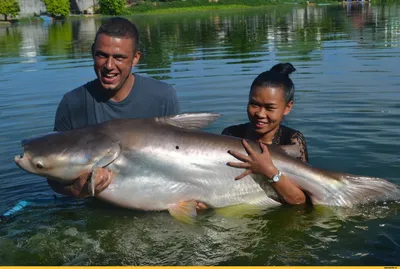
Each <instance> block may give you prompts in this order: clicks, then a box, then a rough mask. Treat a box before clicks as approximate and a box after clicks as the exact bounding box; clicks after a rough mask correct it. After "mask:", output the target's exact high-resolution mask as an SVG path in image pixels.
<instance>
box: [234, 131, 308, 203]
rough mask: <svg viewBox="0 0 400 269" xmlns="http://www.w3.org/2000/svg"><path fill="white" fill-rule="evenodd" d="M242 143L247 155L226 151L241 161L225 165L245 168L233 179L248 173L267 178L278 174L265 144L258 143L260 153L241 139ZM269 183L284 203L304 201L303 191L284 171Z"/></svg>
mask: <svg viewBox="0 0 400 269" xmlns="http://www.w3.org/2000/svg"><path fill="white" fill-rule="evenodd" d="M242 144H243V147H244V148H245V150H246V152H247V154H248V155H247V156H246V155H243V154H241V153H239V152H235V151H228V153H229V154H231V155H232V156H234V157H235V158H237V159H238V160H240V161H242V162H240V163H238V162H228V163H227V165H229V166H231V167H235V168H244V169H246V171H244V172H243V173H242V174H241V175H239V176H238V177H236V178H235V180H239V179H241V178H243V177H245V176H247V175H249V174H261V175H264V176H265V177H267V178H269V179H271V178H272V177H273V176H275V175H276V174H278V169H277V168H276V167H275V165H274V164H273V163H272V160H271V156H270V154H269V151H268V148H267V146H266V145H265V144H263V143H260V146H261V150H262V152H261V153H256V152H255V151H254V150H253V149H252V148H251V147H250V145H249V144H248V143H247V142H246V140H244V139H243V140H242ZM270 184H271V186H272V187H273V188H274V189H275V191H276V192H277V193H278V194H279V195H280V196H281V198H282V199H283V200H284V201H285V202H286V203H288V204H292V205H298V204H304V203H306V196H305V194H304V192H303V191H302V190H301V189H300V188H299V187H298V186H297V185H296V184H295V183H294V182H293V181H292V180H290V178H289V176H288V175H286V174H285V173H282V175H281V177H280V180H279V181H278V182H276V183H270Z"/></svg>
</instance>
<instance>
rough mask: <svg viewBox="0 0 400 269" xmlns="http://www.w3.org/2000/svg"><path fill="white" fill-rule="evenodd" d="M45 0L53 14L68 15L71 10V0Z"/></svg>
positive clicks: (47, 8)
mask: <svg viewBox="0 0 400 269" xmlns="http://www.w3.org/2000/svg"><path fill="white" fill-rule="evenodd" d="M0 1H1V0H0ZM43 2H44V3H45V5H46V10H47V13H49V14H51V15H52V16H61V17H66V16H68V14H69V12H70V9H69V0H43Z"/></svg>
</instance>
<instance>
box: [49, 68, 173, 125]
mask: <svg viewBox="0 0 400 269" xmlns="http://www.w3.org/2000/svg"><path fill="white" fill-rule="evenodd" d="M134 76H135V82H134V85H133V88H132V91H131V92H130V93H129V95H128V96H127V97H126V98H125V99H124V100H123V101H121V102H114V101H112V100H110V99H108V98H106V99H105V98H104V96H101V94H100V93H99V91H98V90H97V89H96V85H98V84H97V83H98V81H97V79H96V80H93V81H90V82H88V83H87V84H85V85H83V86H80V87H79V88H76V89H74V90H72V91H70V92H68V93H66V94H65V95H64V97H63V98H62V100H61V102H60V104H59V105H58V108H57V112H56V117H55V122H54V131H67V130H71V129H76V128H82V127H86V126H88V125H92V124H97V123H102V122H105V121H108V120H111V119H117V118H152V117H162V116H169V115H175V114H178V113H179V103H178V98H177V96H176V91H175V89H174V88H173V87H172V86H171V85H169V84H167V83H165V82H161V81H158V80H155V79H152V78H149V77H145V76H141V75H138V74H134Z"/></svg>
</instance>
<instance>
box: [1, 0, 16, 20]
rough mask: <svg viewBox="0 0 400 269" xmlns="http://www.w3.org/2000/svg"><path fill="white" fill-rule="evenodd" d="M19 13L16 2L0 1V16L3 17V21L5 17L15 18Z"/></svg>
mask: <svg viewBox="0 0 400 269" xmlns="http://www.w3.org/2000/svg"><path fill="white" fill-rule="evenodd" d="M20 11H21V9H20V7H19V2H18V0H0V14H3V15H4V18H5V20H7V16H8V15H11V16H17V15H18V13H19V12H20Z"/></svg>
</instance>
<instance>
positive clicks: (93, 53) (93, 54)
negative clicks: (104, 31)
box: [92, 43, 94, 57]
mask: <svg viewBox="0 0 400 269" xmlns="http://www.w3.org/2000/svg"><path fill="white" fill-rule="evenodd" d="M92 57H94V43H93V44H92Z"/></svg>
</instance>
